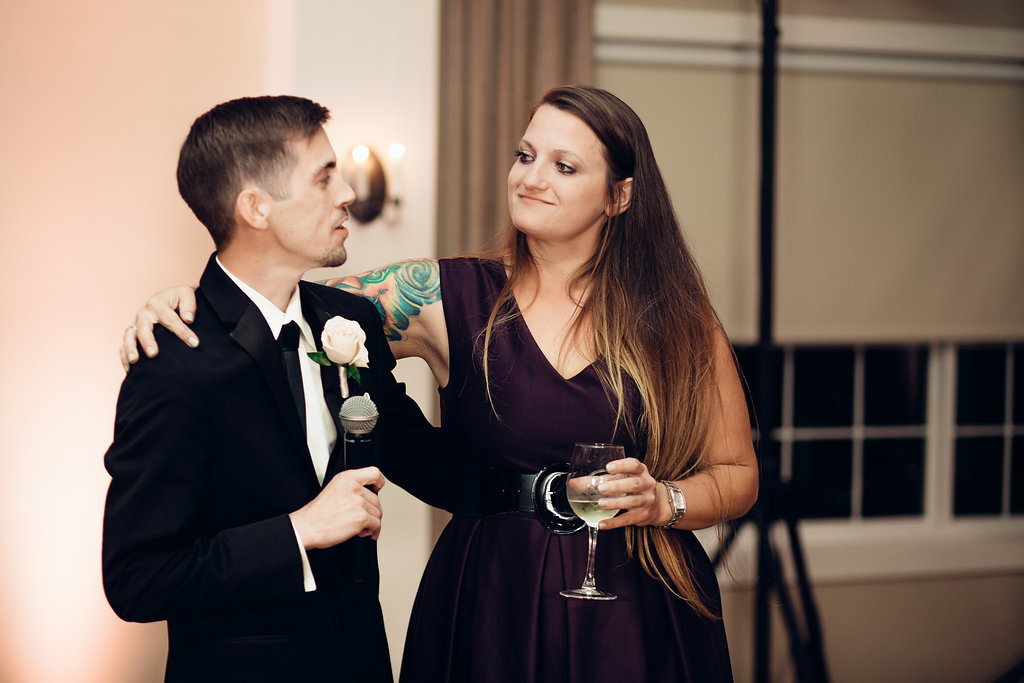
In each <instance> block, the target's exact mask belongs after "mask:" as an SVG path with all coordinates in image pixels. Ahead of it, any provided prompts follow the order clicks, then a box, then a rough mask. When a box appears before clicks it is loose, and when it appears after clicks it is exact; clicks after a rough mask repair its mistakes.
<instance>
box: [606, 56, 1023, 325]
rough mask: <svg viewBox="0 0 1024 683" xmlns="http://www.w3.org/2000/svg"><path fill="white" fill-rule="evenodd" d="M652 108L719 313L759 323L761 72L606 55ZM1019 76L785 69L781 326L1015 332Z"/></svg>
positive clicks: (660, 153)
mask: <svg viewBox="0 0 1024 683" xmlns="http://www.w3.org/2000/svg"><path fill="white" fill-rule="evenodd" d="M597 73H598V76H597V79H598V82H599V83H600V84H601V85H603V86H606V87H608V88H610V89H611V90H613V91H614V92H616V93H618V94H620V95H621V96H622V97H623V98H624V99H626V101H628V102H630V103H631V104H632V105H633V106H634V107H635V108H636V109H637V111H638V113H639V114H640V115H641V117H642V118H643V119H644V121H645V122H646V123H647V125H648V127H649V129H650V134H651V137H652V140H653V142H654V144H655V151H656V154H657V157H658V161H659V163H660V164H661V167H662V170H663V171H664V173H665V176H666V181H667V183H668V185H669V190H670V192H671V193H672V196H673V200H674V202H675V205H676V211H677V212H678V213H679V215H680V218H681V220H682V222H683V225H684V228H685V229H686V230H687V233H688V235H689V237H690V238H691V240H692V242H693V245H694V249H695V251H696V252H697V254H698V258H699V260H700V262H701V263H702V265H703V266H704V269H705V273H706V275H707V278H708V281H709V285H710V287H711V290H712V295H713V297H714V301H715V304H716V306H717V307H718V310H719V313H720V315H721V316H722V319H723V322H724V323H725V325H726V328H727V330H729V332H730V334H732V336H733V337H734V338H735V339H737V340H739V341H752V340H754V339H755V338H756V333H757V327H756V326H757V305H758V304H757V295H758V293H757V282H756V276H757V275H756V274H757V259H758V256H757V221H758V216H757V196H758V195H757V192H758V182H759V175H758V164H759V152H758V132H757V121H758V119H757V116H758V108H759V100H758V91H757V88H758V84H757V75H756V73H754V72H753V71H751V70H749V69H741V68H728V69H725V68H710V67H689V66H650V65H643V64H639V65H638V64H615V63H602V64H600V65H599V68H598V72H597ZM1021 121H1024V88H1022V87H1021V85H1020V83H1019V82H1000V81H993V82H971V81H965V80H956V79H948V78H947V79H936V78H930V79H913V78H909V77H894V76H877V75H876V76H859V75H837V74H825V75H822V74H816V73H807V72H799V73H797V72H789V71H787V72H783V74H782V76H781V78H780V87H779V129H778V130H779V132H778V166H777V169H778V182H777V194H776V196H777V202H778V203H777V214H776V215H777V220H776V234H777V241H776V249H777V251H776V257H777V260H776V275H777V277H776V287H777V289H776V298H775V303H776V323H775V328H774V329H775V336H776V340H777V341H780V342H829V341H865V342H873V341H881V342H885V341H901V340H909V341H931V340H938V339H958V340H975V339H1020V338H1024V306H1021V305H1020V296H1019V293H1020V292H1021V291H1024V268H1021V267H1020V264H1021V263H1024V193H1022V192H1020V191H1019V188H1020V187H1021V186H1022V185H1024V126H1021V125H1020V122H1021Z"/></svg>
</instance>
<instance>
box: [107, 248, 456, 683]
mask: <svg viewBox="0 0 1024 683" xmlns="http://www.w3.org/2000/svg"><path fill="white" fill-rule="evenodd" d="M300 287H301V292H302V293H301V297H302V303H303V315H304V317H305V318H306V321H307V322H308V323H309V325H310V327H311V329H312V331H313V335H314V337H315V338H316V339H317V344H318V345H319V337H320V332H321V330H322V328H323V325H324V323H325V322H326V320H327V319H328V318H329V317H331V316H334V315H341V316H344V317H346V318H349V319H351V320H355V321H357V322H359V324H360V325H361V326H362V327H363V329H364V330H365V331H366V336H367V348H368V351H369V367H368V368H363V369H362V371H361V376H362V377H361V383H360V385H359V386H358V387H356V386H354V385H353V389H354V392H353V393H362V392H364V391H365V392H368V393H370V394H371V396H372V398H373V400H374V402H375V403H376V404H377V406H378V408H379V410H380V413H381V419H380V422H379V423H378V427H377V429H376V431H375V435H377V437H378V438H377V440H376V444H377V446H378V454H379V456H380V460H379V464H380V466H381V469H382V470H384V471H385V474H386V476H388V477H389V478H391V479H394V480H396V481H397V483H399V484H400V485H402V486H403V488H406V489H407V490H410V491H411V492H413V493H414V494H416V495H419V496H420V497H421V498H422V499H424V500H426V502H428V503H436V500H434V499H433V497H432V496H433V493H432V492H433V491H435V490H440V489H439V488H438V486H439V484H440V483H441V477H442V475H440V474H439V473H438V472H437V470H436V469H435V468H434V467H432V465H431V459H432V458H433V457H435V455H436V452H437V451H436V450H434V449H433V446H432V444H433V443H435V442H434V439H436V433H435V432H434V431H433V430H432V428H431V427H430V425H429V423H428V422H427V421H426V420H425V419H424V418H423V415H422V413H421V412H420V410H419V408H418V407H417V406H416V404H415V403H414V402H413V401H412V400H411V399H410V398H409V397H408V396H407V395H406V393H405V389H404V385H401V384H399V383H397V382H396V381H395V379H394V377H393V376H392V374H391V371H392V369H393V368H394V366H395V360H394V357H393V356H392V354H391V352H390V350H389V349H388V346H387V343H386V341H385V339H384V336H383V333H382V331H381V321H380V318H379V317H378V315H377V313H376V309H375V308H374V307H373V305H372V304H370V303H369V302H368V301H366V300H364V299H361V298H359V297H357V296H354V295H351V294H348V293H345V292H341V291H339V290H335V289H330V288H327V287H322V286H319V285H313V284H310V283H306V282H302V283H300ZM197 304H198V309H197V315H196V321H195V324H194V329H195V331H196V332H197V333H198V335H199V337H200V338H201V339H202V345H201V346H200V347H199V348H198V349H190V348H188V347H186V346H185V345H184V344H182V343H181V342H180V341H178V340H176V339H175V338H173V337H172V335H170V334H169V333H167V332H166V330H164V329H163V328H159V329H158V330H157V335H158V342H159V344H160V349H161V350H160V354H159V355H158V356H157V357H156V358H154V359H145V358H143V359H142V360H140V361H139V362H138V363H137V364H136V365H135V366H134V367H133V368H132V370H131V371H130V372H129V373H128V376H127V377H126V378H125V380H124V383H123V384H122V387H121V393H120V396H119V398H118V404H117V417H116V421H115V426H114V440H113V443H112V445H111V446H110V448H109V450H108V451H107V453H106V457H105V465H106V468H107V471H108V472H109V473H110V475H111V477H112V479H111V482H110V488H109V491H108V494H107V502H106V509H105V515H104V526H103V582H104V588H105V590H106V594H107V599H108V600H109V602H110V604H111V606H112V607H113V609H114V611H115V612H116V613H117V614H118V616H120V617H121V618H122V619H126V620H129V621H157V620H162V619H166V620H167V624H168V634H169V654H168V662H167V680H169V681H206V680H209V681H224V680H245V681H275V682H277V681H289V680H306V681H308V680H332V681H378V680H380V681H390V680H391V665H390V661H389V657H388V648H387V642H386V639H385V635H384V625H383V620H382V617H381V611H380V605H379V603H378V599H377V596H378V584H379V577H378V574H377V564H376V554H375V550H376V546H375V544H373V543H372V542H368V541H366V539H358V541H362V542H364V543H370V548H371V552H372V553H373V555H372V557H373V558H374V559H373V561H372V562H371V565H372V567H371V576H370V577H369V579H368V580H365V581H362V582H358V583H357V582H353V581H352V580H351V577H350V572H349V571H348V569H349V567H350V565H351V558H350V554H351V548H352V547H353V546H354V545H355V543H354V542H353V541H349V542H346V543H343V544H341V545H339V546H336V547H334V548H330V549H326V550H311V551H309V552H308V556H309V560H310V564H311V566H312V569H313V573H314V576H315V579H316V583H317V590H316V591H315V592H311V593H305V592H303V584H302V565H301V559H300V553H299V548H298V544H297V542H296V539H295V534H294V532H293V529H292V526H291V522H290V520H289V519H288V513H290V512H292V511H294V510H297V509H299V508H300V507H302V506H303V505H305V504H306V503H307V502H308V501H309V500H311V499H312V498H313V497H315V496H316V495H317V493H318V492H319V491H320V484H319V483H318V481H317V478H316V474H315V472H314V470H313V465H312V461H311V458H310V455H309V451H308V448H307V446H306V440H305V436H304V434H303V428H302V425H301V424H300V422H299V416H298V413H297V411H296V409H295V406H294V404H293V403H292V401H291V398H290V394H289V391H288V384H287V378H286V374H285V371H284V366H283V364H282V362H281V356H280V352H279V350H278V346H277V344H276V342H275V340H274V338H273V336H272V335H271V333H270V330H269V328H268V326H267V323H266V321H265V319H264V318H263V316H262V315H261V314H260V312H259V310H258V309H257V308H256V307H255V305H254V304H252V302H251V301H250V300H249V298H248V297H247V296H246V295H245V294H244V293H243V292H242V291H241V290H240V289H239V288H238V287H237V286H236V285H235V284H234V283H233V282H232V281H231V280H230V278H228V277H227V276H226V274H225V273H224V272H223V270H222V269H221V268H220V267H219V266H218V265H217V264H216V263H215V262H214V261H213V258H212V257H211V259H210V262H209V263H208V265H207V267H206V270H205V272H204V274H203V276H202V280H201V282H200V287H199V289H198V290H197ZM322 378H323V384H324V394H325V398H326V400H327V404H328V406H329V407H330V410H331V413H332V414H333V415H334V416H335V420H336V421H337V412H338V408H339V407H340V403H341V397H340V393H339V389H338V371H337V369H336V368H323V371H322ZM337 428H338V441H337V445H336V447H335V448H334V451H333V453H332V454H331V458H330V461H329V463H328V468H327V475H326V477H325V482H326V481H329V480H330V478H331V476H333V475H334V474H335V473H337V472H338V471H339V470H340V469H342V468H343V463H342V462H341V460H342V457H341V456H342V451H343V434H344V432H343V430H342V427H341V425H340V424H338V425H337ZM354 540H355V539H354ZM358 541H357V542H358Z"/></svg>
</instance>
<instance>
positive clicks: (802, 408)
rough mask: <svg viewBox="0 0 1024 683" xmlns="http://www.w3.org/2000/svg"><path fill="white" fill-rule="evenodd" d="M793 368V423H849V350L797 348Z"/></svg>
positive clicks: (824, 424) (851, 390) (850, 363)
mask: <svg viewBox="0 0 1024 683" xmlns="http://www.w3.org/2000/svg"><path fill="white" fill-rule="evenodd" d="M793 370H794V386H793V394H794V396H793V426H795V427H841V426H847V425H850V424H852V423H853V350H852V349H848V348H841V349H797V350H796V351H794V352H793Z"/></svg>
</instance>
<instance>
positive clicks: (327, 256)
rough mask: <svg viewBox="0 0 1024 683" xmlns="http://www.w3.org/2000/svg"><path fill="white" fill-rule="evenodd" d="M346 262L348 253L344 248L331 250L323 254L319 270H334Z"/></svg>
mask: <svg viewBox="0 0 1024 683" xmlns="http://www.w3.org/2000/svg"><path fill="white" fill-rule="evenodd" d="M347 260H348V251H347V250H346V249H345V247H344V246H341V247H338V248H337V249H332V250H330V251H328V252H325V253H324V256H323V259H322V260H321V263H320V267H321V268H334V267H335V266H340V265H343V264H344V263H345V261H347Z"/></svg>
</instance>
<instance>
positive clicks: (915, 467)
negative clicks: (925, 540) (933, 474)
mask: <svg viewBox="0 0 1024 683" xmlns="http://www.w3.org/2000/svg"><path fill="white" fill-rule="evenodd" d="M923 512H924V440H923V439H870V440H868V441H865V442H864V501H863V506H862V514H863V515H864V516H865V517H894V516H899V515H920V514H923Z"/></svg>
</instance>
